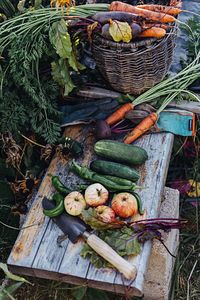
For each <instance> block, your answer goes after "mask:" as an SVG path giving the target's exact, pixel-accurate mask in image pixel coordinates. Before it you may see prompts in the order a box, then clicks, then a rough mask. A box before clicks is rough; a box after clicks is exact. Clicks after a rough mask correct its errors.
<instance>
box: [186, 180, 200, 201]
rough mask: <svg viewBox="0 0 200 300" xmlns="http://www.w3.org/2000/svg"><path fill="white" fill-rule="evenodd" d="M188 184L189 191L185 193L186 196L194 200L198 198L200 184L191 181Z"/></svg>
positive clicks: (199, 195)
mask: <svg viewBox="0 0 200 300" xmlns="http://www.w3.org/2000/svg"><path fill="white" fill-rule="evenodd" d="M188 182H189V184H190V185H191V191H189V192H188V193H187V194H188V196H189V197H194V198H198V197H200V182H198V181H194V180H193V179H190V180H188Z"/></svg>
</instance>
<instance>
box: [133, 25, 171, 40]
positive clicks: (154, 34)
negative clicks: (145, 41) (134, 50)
mask: <svg viewBox="0 0 200 300" xmlns="http://www.w3.org/2000/svg"><path fill="white" fill-rule="evenodd" d="M165 35H166V30H165V29H163V28H159V27H151V28H148V29H145V30H144V31H142V32H141V33H140V34H139V35H138V37H146V38H157V39H161V38H163V37H164V36H165Z"/></svg>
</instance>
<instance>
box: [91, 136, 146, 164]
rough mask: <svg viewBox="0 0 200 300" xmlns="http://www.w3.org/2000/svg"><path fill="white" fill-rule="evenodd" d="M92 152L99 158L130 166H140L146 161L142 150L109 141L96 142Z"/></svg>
mask: <svg viewBox="0 0 200 300" xmlns="http://www.w3.org/2000/svg"><path fill="white" fill-rule="evenodd" d="M94 151H95V153H96V154H97V155H99V156H102V157H105V158H108V159H110V160H113V161H116V162H124V163H126V164H131V165H141V164H143V163H144V162H145V160H147V159H148V155H147V152H146V151H145V150H144V149H143V148H141V147H138V146H133V145H127V144H123V143H120V142H116V141H111V140H101V141H98V142H97V143H96V144H95V146H94Z"/></svg>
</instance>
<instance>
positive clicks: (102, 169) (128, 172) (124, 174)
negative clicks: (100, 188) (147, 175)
mask: <svg viewBox="0 0 200 300" xmlns="http://www.w3.org/2000/svg"><path fill="white" fill-rule="evenodd" d="M90 169H92V171H95V172H97V173H100V174H104V175H111V176H117V177H120V178H124V179H129V180H131V181H137V180H138V179H139V178H140V175H139V173H138V172H137V171H136V170H134V169H133V168H130V167H128V166H125V165H122V164H119V163H116V162H111V161H105V160H94V161H93V162H91V164H90Z"/></svg>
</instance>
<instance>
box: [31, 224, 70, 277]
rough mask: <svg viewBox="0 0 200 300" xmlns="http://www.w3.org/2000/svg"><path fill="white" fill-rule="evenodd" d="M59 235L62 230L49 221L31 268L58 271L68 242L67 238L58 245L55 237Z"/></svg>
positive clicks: (61, 233)
mask: <svg viewBox="0 0 200 300" xmlns="http://www.w3.org/2000/svg"><path fill="white" fill-rule="evenodd" d="M61 235H63V232H62V231H61V230H60V229H59V228H58V226H57V225H56V224H55V223H53V221H50V222H49V225H48V227H47V230H46V232H45V234H44V236H43V238H42V241H41V243H40V245H39V248H38V251H37V254H36V256H35V259H34V261H33V263H32V266H31V267H32V268H34V269H43V270H48V271H53V272H57V271H58V269H59V266H60V263H61V261H62V258H63V256H64V254H65V252H66V249H67V246H68V243H69V240H68V239H66V240H64V241H62V243H61V244H60V245H58V243H57V238H58V236H61Z"/></svg>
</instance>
